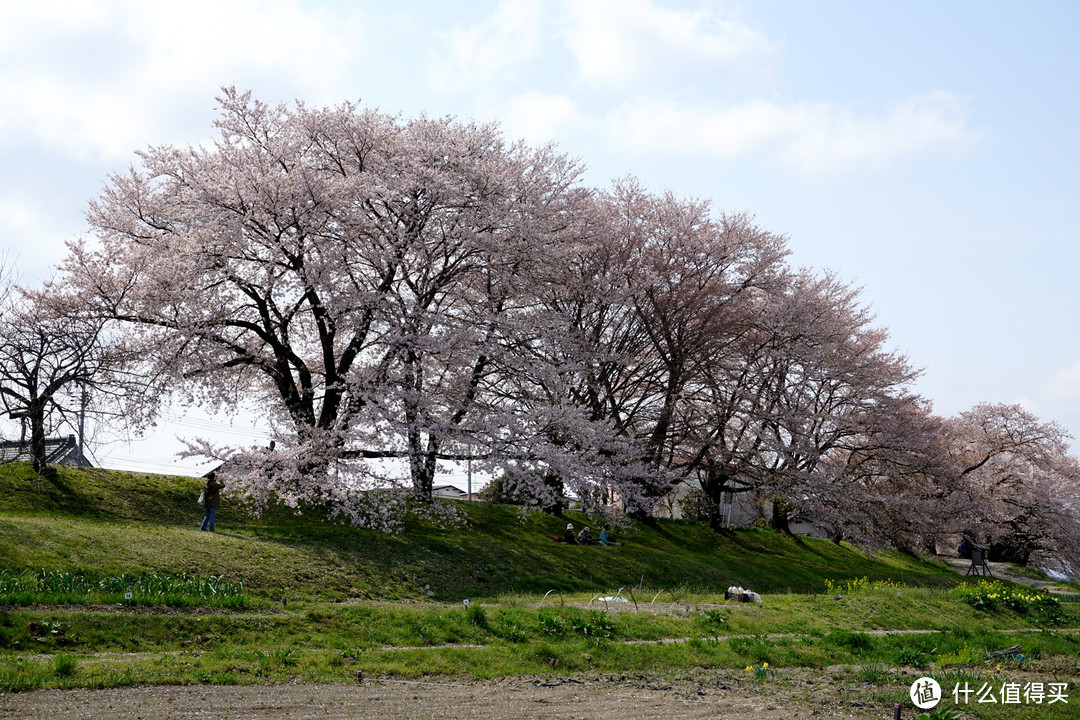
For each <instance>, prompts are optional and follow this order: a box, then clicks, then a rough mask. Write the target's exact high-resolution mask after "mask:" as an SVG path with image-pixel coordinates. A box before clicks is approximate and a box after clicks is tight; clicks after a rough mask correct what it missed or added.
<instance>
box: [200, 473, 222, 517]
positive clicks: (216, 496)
mask: <svg viewBox="0 0 1080 720" xmlns="http://www.w3.org/2000/svg"><path fill="white" fill-rule="evenodd" d="M223 487H225V483H224V482H222V481H221V480H218V479H217V478H212V479H210V480H207V481H206V498H205V500H206V503H205V505H204V506H203V507H205V508H206V509H207V510H210V509H211V508H216V507H218V506H219V505H221V488H223Z"/></svg>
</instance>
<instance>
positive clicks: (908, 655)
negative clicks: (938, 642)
mask: <svg viewBox="0 0 1080 720" xmlns="http://www.w3.org/2000/svg"><path fill="white" fill-rule="evenodd" d="M896 662H897V664H899V665H910V666H911V667H917V668H924V667H926V665H927V663H928V662H929V661H928V660H927V657H926V653H924V652H923V651H922V650H918V649H916V648H908V647H905V648H900V649H899V650H898V651H897V653H896Z"/></svg>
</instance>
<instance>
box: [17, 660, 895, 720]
mask: <svg viewBox="0 0 1080 720" xmlns="http://www.w3.org/2000/svg"><path fill="white" fill-rule="evenodd" d="M836 672H837V673H839V671H836ZM784 675H785V678H784V679H782V680H779V679H778V680H776V681H767V682H755V681H752V680H744V679H737V678H736V679H733V678H731V677H730V676H723V675H712V676H709V675H708V674H706V673H702V674H701V677H700V679H693V680H686V679H683V680H678V681H665V680H659V679H648V678H614V677H609V678H591V679H581V680H566V679H538V678H512V679H506V680H499V681H488V682H473V681H465V682H460V683H455V682H447V681H431V682H425V681H401V680H381V681H369V680H365V681H364V682H363V683H362V684H360V683H357V684H351V685H260V686H244V687H210V686H194V687H138V688H125V689H116V690H43V691H38V692H32V693H21V694H6V695H0V718H3V719H5V720H6V719H7V718H11V719H12V720H14V719H15V718H18V719H19V720H66V719H67V718H79V719H80V720H190V719H192V718H198V720H225V719H226V718H228V719H230V720H232V719H234V718H243V719H244V720H284V719H286V718H287V719H288V720H308V719H309V718H310V719H311V720H315V719H316V718H318V719H319V720H327V719H329V720H343V719H344V718H356V719H359V718H365V719H366V718H371V719H372V720H374V719H379V720H415V719H417V718H438V719H439V720H454V719H457V718H461V719H465V718H468V719H475V720H496V719H503V718H506V719H509V720H532V719H534V718H536V719H538V720H585V719H591V718H597V719H599V718H605V719H607V718H617V719H618V720H638V719H640V720H646V719H648V720H653V719H654V718H662V719H663V720H684V719H685V720H691V719H697V718H702V719H704V718H709V719H710V720H715V718H725V719H726V718H735V719H736V720H741V719H744V718H745V719H747V720H749V719H750V718H754V719H755V720H779V719H780V718H785V719H787V720H793V719H796V718H803V719H806V720H809V719H810V718H815V719H817V720H821V719H822V718H835V717H855V718H891V717H892V709H891V706H889V705H887V704H885V703H883V702H881V701H880V700H876V701H875V700H873V699H872V698H871V697H869V696H866V695H864V694H863V691H862V690H860V689H858V688H855V689H846V688H843V687H842V686H841V685H842V684H841V683H838V681H839V678H838V677H829V676H828V672H827V671H826V672H821V671H818V672H810V671H798V672H797V673H796V672H794V671H787V670H785V672H784ZM904 717H914V715H913V711H912V710H910V709H908V710H905V713H904Z"/></svg>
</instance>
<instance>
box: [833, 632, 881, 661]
mask: <svg viewBox="0 0 1080 720" xmlns="http://www.w3.org/2000/svg"><path fill="white" fill-rule="evenodd" d="M823 639H824V640H825V642H827V643H829V644H831V645H836V646H838V647H843V648H847V649H848V650H849V651H850V652H852V653H853V654H855V655H860V656H862V655H868V654H870V653H871V652H873V650H874V641H873V640H872V639H871V638H870V636H869V635H867V634H865V633H860V632H850V631H848V630H833V631H832V632H831V633H829V634H828V635H826V636H825V637H824V638H823Z"/></svg>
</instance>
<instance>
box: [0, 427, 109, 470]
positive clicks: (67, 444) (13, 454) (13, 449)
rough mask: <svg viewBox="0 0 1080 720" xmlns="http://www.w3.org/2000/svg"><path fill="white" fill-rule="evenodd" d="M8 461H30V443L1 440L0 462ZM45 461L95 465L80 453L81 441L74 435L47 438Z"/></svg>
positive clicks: (56, 463)
mask: <svg viewBox="0 0 1080 720" xmlns="http://www.w3.org/2000/svg"><path fill="white" fill-rule="evenodd" d="M7 462H30V445H29V443H23V442H18V441H15V440H5V441H3V442H0V463H7ZM45 462H47V463H49V464H50V465H73V466H76V467H93V466H92V465H91V464H90V461H89V460H87V459H86V457H85V456H83V455H82V454H80V453H79V443H78V441H77V440H76V439H75V436H74V435H68V436H67V437H65V438H46V439H45Z"/></svg>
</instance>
